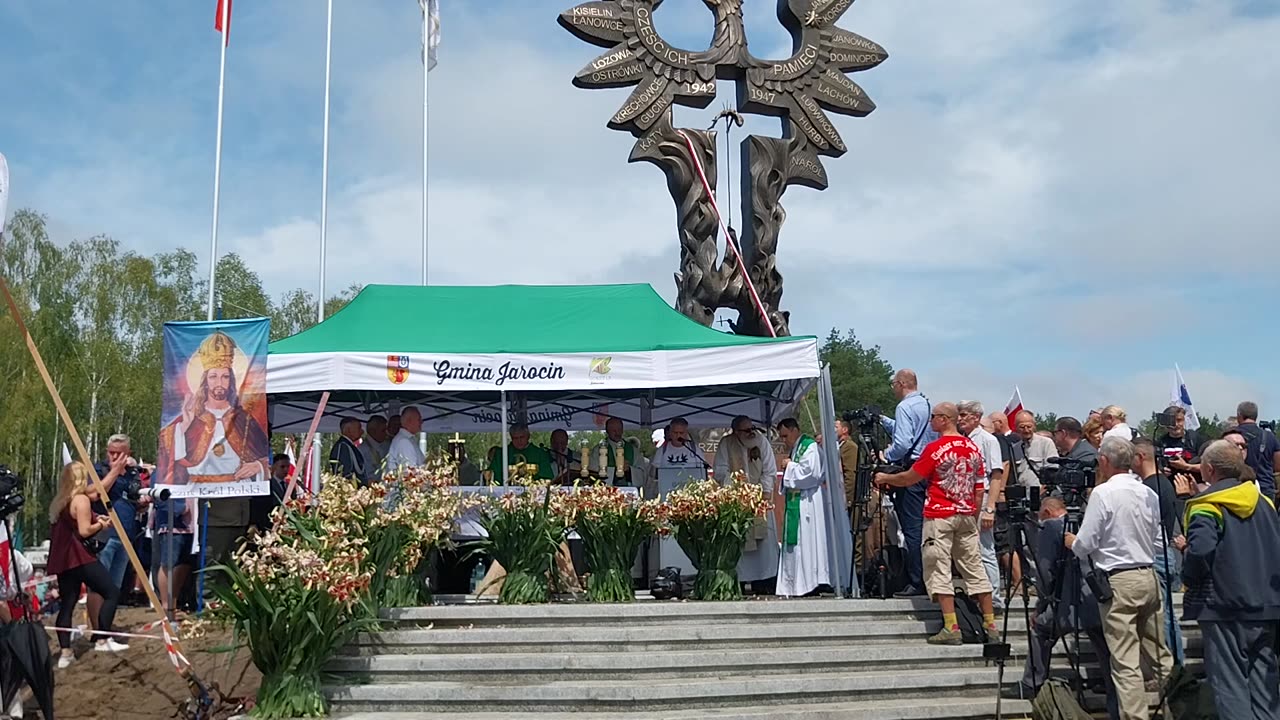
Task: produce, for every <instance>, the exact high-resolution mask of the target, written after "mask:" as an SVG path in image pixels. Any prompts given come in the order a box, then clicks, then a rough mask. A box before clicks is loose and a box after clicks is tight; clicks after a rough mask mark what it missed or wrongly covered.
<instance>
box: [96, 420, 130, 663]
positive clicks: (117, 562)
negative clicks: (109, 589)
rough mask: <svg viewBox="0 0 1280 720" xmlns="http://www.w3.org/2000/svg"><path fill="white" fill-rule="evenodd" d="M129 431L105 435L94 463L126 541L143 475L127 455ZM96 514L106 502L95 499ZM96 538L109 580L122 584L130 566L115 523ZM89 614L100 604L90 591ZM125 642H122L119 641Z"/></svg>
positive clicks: (102, 510)
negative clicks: (102, 452) (102, 455)
mask: <svg viewBox="0 0 1280 720" xmlns="http://www.w3.org/2000/svg"><path fill="white" fill-rule="evenodd" d="M131 444H132V443H131V441H130V440H129V436H128V435H112V436H111V437H110V438H108V439H107V461H106V462H99V463H97V464H96V465H94V468H95V469H96V470H97V472H98V477H99V478H100V479H101V480H102V486H103V487H105V488H106V490H107V499H108V500H109V501H110V502H111V509H112V510H115V512H116V517H118V518H120V527H121V528H123V529H124V532H125V535H126V536H127V537H128V539H129V542H130V543H133V542H134V541H135V540H136V539H137V537H138V507H137V503H138V502H139V501H140V500H141V493H142V477H141V475H140V470H141V468H139V467H138V461H137V460H135V459H134V458H133V457H131V456H130V453H131V452H132V451H133V450H132V447H131ZM93 512H94V514H95V515H106V514H107V509H106V506H105V505H104V504H103V503H102V502H101V501H99V502H95V503H94V508H93ZM97 538H98V539H99V540H101V541H103V545H102V550H101V551H100V552H99V553H98V562H99V563H101V564H102V567H104V568H106V570H107V574H108V575H110V577H111V582H112V583H113V584H114V585H115V586H116V587H117V588H119V587H121V586H122V585H124V575H125V572H126V571H127V570H128V567H129V555H128V554H127V553H126V552H125V549H124V542H123V541H122V540H121V538H120V537H119V536H118V535H117V534H116V531H115V527H114V526H111V527H107V528H106V529H105V530H103V531H102V532H100V533H98V535H97ZM86 602H87V603H88V608H89V618H90V619H96V618H97V617H98V610H99V609H100V608H101V607H102V603H103V598H102V596H101V595H99V594H97V593H95V592H92V591H90V592H89V597H88V600H87V601H86ZM121 644H125V643H121Z"/></svg>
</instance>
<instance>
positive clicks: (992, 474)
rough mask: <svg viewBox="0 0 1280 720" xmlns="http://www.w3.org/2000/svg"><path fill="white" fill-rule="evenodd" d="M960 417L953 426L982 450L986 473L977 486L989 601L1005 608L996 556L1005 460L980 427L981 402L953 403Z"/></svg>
mask: <svg viewBox="0 0 1280 720" xmlns="http://www.w3.org/2000/svg"><path fill="white" fill-rule="evenodd" d="M956 407H957V408H958V409H959V411H960V416H959V419H958V421H957V422H956V425H957V426H958V428H959V430H960V432H961V434H963V435H966V436H968V438H969V439H970V440H972V441H973V444H974V445H977V446H978V449H979V450H981V451H982V462H983V465H984V466H985V467H986V470H987V473H986V477H985V478H984V479H985V480H986V482H985V483H983V484H982V485H980V486H979V487H978V488H977V496H976V497H977V507H978V527H979V532H978V547H979V549H980V550H981V551H982V567H983V569H985V570H986V572H987V580H989V581H990V582H991V589H992V593H991V604H992V606H994V607H995V609H996V612H1003V611H1004V592H1003V591H1002V589H1001V586H1000V561H999V559H997V557H996V533H995V527H996V503H997V502H998V501H999V499H1000V493H1002V492H1004V459H1003V457H1002V456H1001V454H1000V441H999V440H997V439H996V436H995V435H992V434H991V433H989V432H987V431H986V430H984V429H983V428H982V415H983V411H982V403H980V402H977V401H974V400H969V401H966V402H962V403H960V404H959V405H957V406H956Z"/></svg>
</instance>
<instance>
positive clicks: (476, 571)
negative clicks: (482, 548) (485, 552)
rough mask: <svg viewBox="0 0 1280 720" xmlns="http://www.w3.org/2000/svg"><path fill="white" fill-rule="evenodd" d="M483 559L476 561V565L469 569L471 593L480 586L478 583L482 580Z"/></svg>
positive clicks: (483, 572) (483, 573)
mask: <svg viewBox="0 0 1280 720" xmlns="http://www.w3.org/2000/svg"><path fill="white" fill-rule="evenodd" d="M484 575H485V569H484V561H483V560H481V561H478V562H476V566H475V567H474V568H472V569H471V594H472V595H475V594H476V590H477V589H478V588H479V587H480V583H482V582H484Z"/></svg>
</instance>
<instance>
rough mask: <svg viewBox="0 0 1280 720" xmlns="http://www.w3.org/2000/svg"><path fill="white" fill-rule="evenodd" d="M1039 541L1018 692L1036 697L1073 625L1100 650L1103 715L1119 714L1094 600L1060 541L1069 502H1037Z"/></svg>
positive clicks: (1074, 561) (1064, 529) (1072, 629)
mask: <svg viewBox="0 0 1280 720" xmlns="http://www.w3.org/2000/svg"><path fill="white" fill-rule="evenodd" d="M1040 521H1041V522H1040V532H1039V534H1038V536H1039V542H1038V543H1037V544H1036V553H1035V556H1036V568H1037V570H1036V607H1035V614H1033V615H1032V617H1031V622H1032V625H1033V627H1034V628H1035V634H1034V637H1033V638H1032V642H1031V648H1030V649H1031V652H1030V654H1029V655H1028V656H1027V663H1026V668H1025V670H1024V671H1023V674H1022V683H1021V685H1022V687H1021V688H1020V689H1021V695H1022V697H1035V695H1036V693H1038V692H1039V691H1040V687H1041V686H1042V685H1044V683H1045V681H1046V680H1048V679H1049V658H1050V656H1051V654H1052V652H1053V645H1054V643H1056V642H1057V641H1058V639H1059V638H1061V637H1063V636H1065V635H1070V634H1072V633H1074V632H1075V630H1076V629H1077V625H1076V620H1077V617H1076V616H1077V613H1078V614H1079V630H1080V631H1081V632H1083V633H1085V634H1086V635H1087V636H1088V638H1089V642H1090V643H1091V644H1092V645H1093V648H1094V652H1096V653H1097V654H1098V665H1099V667H1101V668H1102V673H1103V685H1104V687H1105V690H1106V695H1107V715H1108V716H1109V717H1111V718H1112V720H1115V719H1116V718H1118V717H1120V709H1119V706H1118V702H1117V699H1116V689H1115V684H1114V683H1113V682H1112V680H1111V672H1110V664H1111V655H1110V653H1109V652H1108V651H1107V641H1106V638H1105V637H1103V634H1102V616H1101V613H1100V612H1099V610H1098V600H1097V598H1095V597H1094V596H1093V593H1092V592H1090V591H1089V586H1088V585H1086V584H1085V582H1084V572H1083V571H1082V569H1081V565H1080V561H1079V560H1078V559H1077V558H1076V557H1074V556H1073V555H1072V554H1071V553H1069V552H1068V551H1067V549H1066V548H1065V547H1064V546H1063V542H1062V538H1063V536H1064V535H1065V534H1066V521H1067V506H1066V505H1065V504H1064V503H1063V502H1062V500H1061V499H1060V498H1045V499H1044V500H1043V501H1042V503H1041V505H1040Z"/></svg>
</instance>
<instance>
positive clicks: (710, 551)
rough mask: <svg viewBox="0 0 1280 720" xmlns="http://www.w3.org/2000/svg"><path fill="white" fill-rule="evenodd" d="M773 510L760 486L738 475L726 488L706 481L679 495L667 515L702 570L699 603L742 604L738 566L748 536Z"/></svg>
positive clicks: (671, 498)
mask: <svg viewBox="0 0 1280 720" xmlns="http://www.w3.org/2000/svg"><path fill="white" fill-rule="evenodd" d="M768 509H769V504H768V502H766V501H765V499H764V493H763V491H762V490H761V489H760V486H759V485H753V484H751V483H749V482H747V481H746V476H745V475H744V474H743V473H742V472H741V471H738V472H734V473H733V474H732V475H731V476H730V482H729V483H728V484H727V485H724V486H721V485H720V484H718V483H717V482H716V481H715V480H703V481H701V482H694V483H689V484H688V485H685V486H684V487H681V488H678V489H676V490H673V491H672V492H671V493H670V494H668V495H667V502H666V505H665V507H664V509H663V512H664V514H665V516H666V520H667V522H669V523H670V525H671V532H672V534H674V535H675V538H676V541H677V542H678V543H680V549H681V550H684V553H685V555H687V556H688V557H689V560H690V561H691V562H692V563H693V566H694V567H695V568H697V569H698V576H697V578H695V579H694V582H693V598H694V599H695V600H739V599H741V598H742V588H741V587H740V586H739V584H738V561H739V560H740V559H741V558H742V546H743V544H744V543H745V542H746V538H747V533H748V532H750V531H751V529H752V527H754V525H755V523H756V519H757V518H761V517H764V516H765V513H766V512H768Z"/></svg>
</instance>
